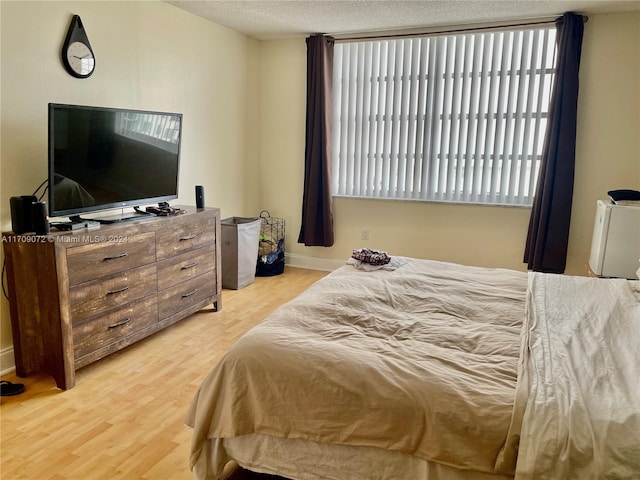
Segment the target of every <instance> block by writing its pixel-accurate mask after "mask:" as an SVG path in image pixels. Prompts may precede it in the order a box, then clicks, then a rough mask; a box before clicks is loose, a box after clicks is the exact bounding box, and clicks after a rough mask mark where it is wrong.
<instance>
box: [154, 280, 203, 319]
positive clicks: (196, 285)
mask: <svg viewBox="0 0 640 480" xmlns="http://www.w3.org/2000/svg"><path fill="white" fill-rule="evenodd" d="M215 294H216V272H215V271H210V272H207V273H205V274H203V275H200V276H198V277H194V278H192V279H190V280H187V281H185V282H182V283H180V284H178V285H174V286H173V287H171V288H167V289H166V290H163V291H161V292H158V318H159V319H160V320H162V319H164V318H167V317H170V316H171V315H173V314H174V313H177V312H179V311H181V310H184V309H186V308H189V307H190V306H192V305H195V304H196V303H199V302H201V301H203V300H205V299H207V298H208V297H213V296H214V295H215Z"/></svg>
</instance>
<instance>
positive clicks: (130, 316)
mask: <svg viewBox="0 0 640 480" xmlns="http://www.w3.org/2000/svg"><path fill="white" fill-rule="evenodd" d="M157 322H158V304H157V302H156V298H155V296H153V295H152V296H149V297H146V298H143V299H141V300H137V301H135V302H131V303H128V304H127V305H125V306H123V307H120V308H117V309H115V310H112V311H110V312H109V313H106V314H104V315H99V316H97V317H92V318H90V319H87V320H85V321H83V322H79V323H76V324H74V326H73V346H74V349H73V350H74V357H75V358H76V359H78V358H81V357H83V356H85V355H88V354H89V353H92V352H95V351H96V350H98V349H100V348H103V347H105V346H107V345H110V344H112V343H115V342H117V341H119V340H121V339H123V338H125V337H127V336H129V335H131V334H133V333H135V332H137V331H139V330H142V329H144V328H146V327H149V326H151V325H153V324H155V323H157Z"/></svg>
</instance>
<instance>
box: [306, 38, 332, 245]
mask: <svg viewBox="0 0 640 480" xmlns="http://www.w3.org/2000/svg"><path fill="white" fill-rule="evenodd" d="M334 43H335V42H334V39H333V38H331V37H326V36H324V35H313V36H311V37H309V38H307V125H306V126H307V130H306V144H305V153H304V165H305V167H304V194H303V198H302V226H301V227H300V235H299V236H298V243H304V244H305V245H306V246H321V247H330V246H331V245H333V210H332V205H331V92H332V80H333V45H334Z"/></svg>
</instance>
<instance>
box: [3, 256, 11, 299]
mask: <svg viewBox="0 0 640 480" xmlns="http://www.w3.org/2000/svg"><path fill="white" fill-rule="evenodd" d="M6 266H7V260H6V259H4V258H3V259H2V293H3V295H4V298H6V299H7V300H9V294H8V293H7V289H6V286H5V284H4V270H5V267H6Z"/></svg>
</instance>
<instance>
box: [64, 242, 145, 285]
mask: <svg viewBox="0 0 640 480" xmlns="http://www.w3.org/2000/svg"><path fill="white" fill-rule="evenodd" d="M93 237H94V238H98V237H101V235H94V236H93ZM104 238H105V241H102V242H98V243H91V244H88V245H81V246H78V247H73V248H69V249H68V250H67V269H68V271H69V285H76V284H78V283H82V282H86V281H88V280H93V279H96V278H99V277H103V276H105V275H110V274H112V273H117V272H124V271H125V270H129V269H131V268H135V267H139V266H141V265H148V264H150V263H153V262H155V261H156V243H155V233H154V232H148V233H142V234H138V235H129V236H122V237H113V241H110V238H111V237H108V236H106V235H105V236H104Z"/></svg>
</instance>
